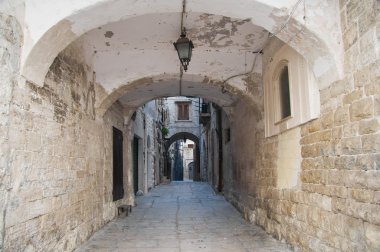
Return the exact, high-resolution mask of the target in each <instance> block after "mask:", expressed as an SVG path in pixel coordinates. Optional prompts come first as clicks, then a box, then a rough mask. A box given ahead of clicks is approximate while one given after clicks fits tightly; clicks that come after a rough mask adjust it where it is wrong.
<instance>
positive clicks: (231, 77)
mask: <svg viewBox="0 0 380 252" xmlns="http://www.w3.org/2000/svg"><path fill="white" fill-rule="evenodd" d="M184 1H185V0H184ZM301 2H303V11H304V16H303V19H304V26H303V27H302V29H301V30H299V31H298V32H297V33H296V34H294V35H293V36H292V37H291V38H290V39H289V40H288V41H286V43H285V44H289V43H290V42H291V41H292V40H293V39H294V38H295V37H296V36H298V34H300V33H301V32H303V30H304V29H305V26H306V0H298V1H297V3H296V4H295V5H294V6H293V8H292V10H291V11H290V14H289V17H288V18H287V19H286V21H285V22H284V24H282V25H281V27H280V29H279V30H278V31H276V32H274V33H270V32H268V38H267V40H266V41H265V43H264V45H263V46H262V47H261V49H260V50H259V51H256V52H254V53H256V56H255V58H254V59H253V62H252V67H251V69H250V70H249V71H248V72H244V73H240V74H235V75H232V76H230V77H228V78H227V79H225V80H224V81H223V82H222V90H221V91H222V93H226V92H227V90H226V86H225V85H226V83H227V81H229V80H231V79H233V78H236V77H239V76H247V75H249V74H251V73H252V72H253V70H254V68H255V65H256V60H257V57H258V54H262V53H263V50H264V48H266V46H267V45H268V43H269V39H270V38H272V37H274V36H277V35H278V34H279V33H280V32H282V31H283V30H284V29H285V28H286V27H287V26H288V24H289V22H290V20H291V18H292V17H293V15H294V13H295V11H296V10H297V8H298V6H299V5H300V3H301Z"/></svg>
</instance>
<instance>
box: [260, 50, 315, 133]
mask: <svg viewBox="0 0 380 252" xmlns="http://www.w3.org/2000/svg"><path fill="white" fill-rule="evenodd" d="M264 57H266V58H265V59H264V60H263V61H264V62H267V63H266V64H265V66H264V106H265V108H264V112H265V135H266V136H267V137H269V136H273V135H277V134H279V133H281V132H284V131H286V130H289V129H292V128H295V127H297V126H299V125H301V124H303V123H305V122H307V121H310V120H312V119H314V118H317V117H318V115H319V109H320V105H319V90H318V87H317V85H316V82H315V79H314V76H313V73H312V72H311V71H310V70H309V68H308V65H307V62H306V60H305V59H304V58H303V57H302V56H301V55H300V54H299V53H297V52H296V51H294V50H293V49H292V48H290V47H289V46H287V45H284V46H282V47H281V48H280V49H279V50H277V51H275V52H272V53H267V54H266V55H264Z"/></svg>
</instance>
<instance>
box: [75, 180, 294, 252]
mask: <svg viewBox="0 0 380 252" xmlns="http://www.w3.org/2000/svg"><path fill="white" fill-rule="evenodd" d="M76 251H77V252H84V251H128V252H133V251H141V252H142V251H156V252H158V251H160V252H161V251H162V252H172V251H173V252H174V251H181V252H186V251H213V252H217V251H228V252H232V251H233V252H239V251H244V252H248V251H255V252H260V251H263V252H264V251H290V250H289V249H288V248H287V245H285V244H284V243H281V242H279V241H277V240H275V239H273V238H272V237H271V236H269V235H267V234H266V233H265V232H264V231H263V230H262V229H261V228H260V227H257V226H255V225H252V224H250V223H248V222H247V221H245V220H244V219H243V218H242V217H241V215H240V213H239V212H238V211H237V210H236V209H235V208H234V207H233V206H232V205H231V204H229V203H228V202H226V200H225V199H224V197H223V196H221V195H215V193H214V192H213V190H212V189H211V188H210V186H209V185H208V184H206V183H199V182H172V183H171V184H168V185H161V186H158V187H156V188H155V189H153V190H152V191H151V192H150V193H149V194H148V195H146V196H143V197H138V198H137V206H136V207H134V208H133V210H132V214H130V215H129V216H128V217H121V218H116V219H115V220H113V221H111V222H110V223H109V224H108V225H106V226H105V227H104V228H103V229H101V230H100V231H99V232H97V233H95V234H94V235H93V237H92V238H91V239H90V240H89V241H88V242H87V243H86V244H85V245H84V246H82V247H81V248H79V249H77V250H76Z"/></svg>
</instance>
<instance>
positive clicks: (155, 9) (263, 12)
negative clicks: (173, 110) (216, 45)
mask: <svg viewBox="0 0 380 252" xmlns="http://www.w3.org/2000/svg"><path fill="white" fill-rule="evenodd" d="M293 6H294V1H282V2H281V3H274V2H273V1H272V2H270V3H268V2H267V1H263V0H255V1H250V0H239V1H237V2H234V3H233V4H231V2H230V1H228V0H223V1H217V0H213V1H209V2H207V4H205V3H203V2H201V1H196V0H189V1H188V12H189V13H199V15H200V16H201V18H200V19H203V20H204V19H208V17H209V16H210V15H214V16H219V17H218V18H216V19H210V20H209V21H210V25H216V28H218V27H219V28H220V25H223V24H224V23H225V21H231V18H234V19H237V20H238V21H237V22H238V23H239V22H243V23H247V22H248V23H252V24H255V25H256V26H258V27H262V28H263V29H265V30H267V31H268V32H270V33H276V35H277V37H279V38H280V39H281V40H283V41H285V42H288V43H289V44H290V46H292V47H293V48H294V49H295V50H297V51H298V52H299V53H301V54H302V55H304V57H305V58H306V59H307V60H308V61H309V63H310V65H311V69H313V72H314V74H315V75H316V77H317V79H318V80H319V83H320V88H323V87H326V86H328V85H329V84H330V83H331V82H332V81H333V80H336V79H338V78H339V75H341V73H342V70H341V68H342V65H343V64H342V62H343V61H342V55H343V54H342V49H341V46H340V45H341V37H340V36H338V35H337V34H333V33H331V32H329V31H330V29H331V28H332V27H337V26H339V22H340V21H339V15H338V13H339V10H338V6H336V4H335V3H330V4H328V3H325V5H323V4H321V3H312V2H311V3H307V5H306V3H305V6H304V7H305V8H306V7H307V9H308V11H310V12H312V13H313V15H309V16H307V20H306V21H305V20H304V18H305V13H304V12H303V11H296V12H295V13H294V16H289V13H292V14H293V12H292V7H293ZM300 9H301V8H300ZM180 10H181V3H180V1H174V0H172V1H167V2H165V3H160V2H150V1H138V2H136V1H121V0H107V1H81V2H80V3H75V4H71V3H70V4H67V3H65V2H62V3H59V4H56V3H54V4H46V3H45V2H44V3H38V2H37V1H36V2H33V1H31V3H30V5H29V4H28V3H27V4H26V7H25V12H26V13H27V14H26V17H27V18H26V20H25V23H27V24H28V27H27V28H26V30H27V32H26V33H27V34H29V36H25V43H24V45H25V46H24V47H23V53H22V55H23V58H22V64H21V67H22V74H23V75H24V76H25V78H26V79H28V80H29V81H31V82H34V83H36V84H37V85H40V86H42V85H43V81H44V79H45V75H46V73H47V72H48V69H49V67H50V65H51V64H52V62H53V60H54V58H55V57H56V56H57V55H58V54H59V53H60V52H61V51H62V50H63V49H65V48H66V47H67V46H68V45H69V44H70V43H72V42H73V41H75V40H77V39H78V38H80V37H81V36H83V35H85V34H86V33H89V32H90V31H91V30H94V29H97V28H98V27H101V26H104V25H106V24H111V23H115V22H119V23H120V22H123V21H127V22H129V21H130V20H132V19H133V18H139V17H142V18H143V20H145V22H146V23H147V24H149V25H150V24H152V23H155V22H154V21H155V19H156V18H157V15H163V16H165V17H166V18H168V17H169V16H178V15H179V12H180ZM319 10H323V12H322V13H323V16H320V14H318V13H319V12H318V11H319ZM326 10H328V11H326ZM44 12H49V14H50V15H49V16H51V17H54V18H51V19H46V18H44V19H41V18H40V17H41V14H40V13H44ZM202 15H203V16H202ZM99 16H101V18H98V17H99ZM95 17H97V18H95ZM327 17H328V18H327ZM20 19H21V17H20ZM177 19H178V18H177ZM177 19H175V20H177ZM215 20H216V21H215ZM209 21H207V22H209ZM214 21H215V22H214ZM177 22H178V20H177ZM285 22H287V24H286V29H284V27H283V25H284V23H285ZM187 25H188V26H189V27H191V26H193V27H195V26H196V24H195V23H194V24H193V23H191V20H189V21H188V23H187ZM218 25H219V26H218ZM214 28H215V27H214ZM174 30H176V29H174ZM280 30H281V32H280V33H278V34H277V32H278V31H280ZM101 32H102V33H103V34H104V36H106V37H112V35H113V34H114V33H113V32H112V31H111V33H107V31H101ZM194 32H196V30H194ZM195 35H196V34H195ZM177 36H178V34H171V36H170V38H169V37H168V38H167V40H168V41H169V42H170V40H175V39H176V37H177ZM200 36H204V34H200ZM216 39H219V38H216ZM149 40H152V39H149ZM213 42H215V41H209V44H210V45H212V44H213ZM168 44H170V43H168ZM107 46H108V44H107ZM157 48H159V47H157ZM171 50H173V49H172V48H171ZM153 51H154V50H152V52H153ZM219 53H220V52H219ZM160 56H162V54H161V53H159V52H158V54H156V56H155V57H160ZM175 56H176V55H175V54H174V53H173V55H172V56H171V57H172V58H171V59H175ZM130 57H134V56H133V55H130ZM151 58H152V57H151ZM171 59H169V61H170V62H171V64H173V65H176V63H175V62H173V61H172V60H171ZM216 65H217V64H216ZM216 65H215V66H216ZM322 66H323V67H322ZM141 76H147V74H142V75H140V76H139V77H141Z"/></svg>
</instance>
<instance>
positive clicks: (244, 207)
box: [226, 0, 380, 251]
mask: <svg viewBox="0 0 380 252" xmlns="http://www.w3.org/2000/svg"><path fill="white" fill-rule="evenodd" d="M340 7H341V20H342V35H343V39H344V45H342V46H344V50H345V67H344V70H345V74H344V78H343V79H342V80H339V81H336V82H334V83H332V85H331V86H330V87H329V88H326V89H324V90H320V96H321V100H320V101H321V115H320V117H319V118H318V119H316V120H314V121H311V122H308V123H306V124H304V125H302V126H300V127H298V130H299V132H300V139H301V140H300V145H301V157H302V158H301V160H302V161H301V172H300V177H299V184H298V185H297V186H294V187H290V188H282V189H280V188H279V185H278V184H277V181H278V174H277V167H278V165H277V162H278V160H279V148H280V146H281V144H282V142H280V141H283V140H281V139H282V135H281V134H280V135H277V136H273V137H270V138H265V137H264V131H263V127H262V126H261V125H260V122H259V121H257V120H256V122H257V124H256V126H255V118H256V117H255V115H253V114H249V112H248V111H247V109H246V110H244V109H236V110H235V111H238V112H235V115H234V125H235V126H234V127H235V129H234V130H233V136H234V137H233V141H235V143H234V151H235V153H241V154H239V155H237V154H235V162H234V168H233V169H234V176H235V177H234V178H235V179H236V183H235V185H234V186H233V188H230V190H228V192H227V194H226V195H227V197H228V199H229V200H231V201H232V202H233V203H235V205H237V207H238V208H239V209H240V210H241V211H242V212H243V214H244V215H245V216H246V218H249V219H250V220H251V221H253V222H255V223H257V224H259V225H260V226H262V227H263V228H264V229H265V230H266V231H267V232H268V233H271V234H273V235H274V236H275V237H276V238H278V239H280V240H285V241H287V242H288V243H290V244H291V245H292V246H293V247H295V248H299V249H301V250H303V251H336V250H338V251H379V250H380V242H379V241H380V201H379V199H380V145H379V143H380V61H379V51H380V50H379V49H380V48H379V46H380V45H379V34H380V30H379V27H380V26H379V22H380V20H379V15H378V14H377V15H376V13H379V8H380V7H379V1H376V0H368V1H357V0H347V1H340ZM237 108H239V105H238V107H237ZM251 113H252V112H251ZM244 118H245V121H244V122H245V124H244V128H242V127H240V126H239V122H243V120H244ZM248 118H249V120H248ZM240 129H241V131H240ZM249 131H251V132H254V133H255V135H256V136H255V138H254V140H252V139H247V136H249V135H250V133H249ZM244 134H245V138H244V137H243V136H244ZM239 145H243V146H244V148H243V147H240V148H239V147H238V146H239ZM253 155H254V156H255V158H249V157H252V156H253ZM253 160H254V161H253Z"/></svg>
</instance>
